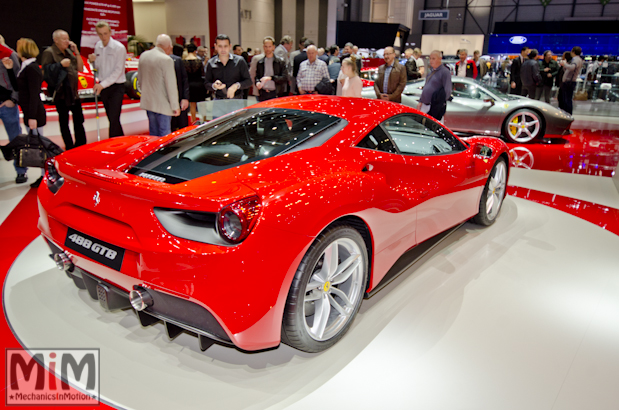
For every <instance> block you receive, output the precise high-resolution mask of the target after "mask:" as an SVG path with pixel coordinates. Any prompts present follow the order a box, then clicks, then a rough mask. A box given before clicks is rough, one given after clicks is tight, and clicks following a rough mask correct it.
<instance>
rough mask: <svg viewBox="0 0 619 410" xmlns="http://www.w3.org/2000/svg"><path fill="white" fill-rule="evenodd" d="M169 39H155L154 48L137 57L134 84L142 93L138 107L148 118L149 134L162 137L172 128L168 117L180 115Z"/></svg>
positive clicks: (163, 36)
mask: <svg viewBox="0 0 619 410" xmlns="http://www.w3.org/2000/svg"><path fill="white" fill-rule="evenodd" d="M171 49H172V40H171V39H170V36H168V35H167V34H160V35H159V36H157V42H156V43H155V48H153V49H152V50H148V51H145V52H143V53H142V55H140V64H139V66H138V83H139V84H140V91H141V93H142V96H141V99H140V108H142V109H144V110H146V114H147V115H148V130H149V133H150V135H153V136H158V137H163V136H165V135H168V134H169V133H170V132H171V129H172V125H171V122H172V117H173V116H175V117H176V116H178V115H180V113H181V110H180V104H179V99H178V88H177V84H176V72H175V71H174V61H172V58H171V57H170V56H169V54H170V53H171Z"/></svg>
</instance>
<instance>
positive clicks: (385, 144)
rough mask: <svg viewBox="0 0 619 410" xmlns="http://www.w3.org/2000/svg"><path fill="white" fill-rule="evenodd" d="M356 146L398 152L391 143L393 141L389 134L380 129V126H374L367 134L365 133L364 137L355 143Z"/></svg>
mask: <svg viewBox="0 0 619 410" xmlns="http://www.w3.org/2000/svg"><path fill="white" fill-rule="evenodd" d="M357 147H359V148H366V149H372V150H375V151H383V152H390V153H392V154H397V153H398V150H397V149H396V147H395V145H393V142H392V141H391V139H390V138H389V136H388V135H387V134H386V133H385V131H383V130H382V128H380V126H378V127H376V128H374V129H373V130H372V131H371V132H370V133H369V134H368V135H366V136H365V138H363V139H362V140H361V142H360V143H359V144H357Z"/></svg>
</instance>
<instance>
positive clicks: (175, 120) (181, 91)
mask: <svg viewBox="0 0 619 410" xmlns="http://www.w3.org/2000/svg"><path fill="white" fill-rule="evenodd" d="M170 57H171V58H172V60H174V72H175V73H176V87H177V88H178V99H179V103H180V106H181V115H179V116H178V117H172V122H171V129H172V131H176V130H180V129H181V128H185V127H187V126H188V125H189V117H187V114H188V110H189V78H188V77H187V69H186V68H185V64H183V59H182V58H180V57H179V56H177V55H175V54H170Z"/></svg>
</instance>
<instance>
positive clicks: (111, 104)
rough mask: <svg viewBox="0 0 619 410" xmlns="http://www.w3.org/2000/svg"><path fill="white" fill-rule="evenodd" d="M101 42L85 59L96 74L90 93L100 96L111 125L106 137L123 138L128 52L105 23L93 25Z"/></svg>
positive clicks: (98, 42)
mask: <svg viewBox="0 0 619 410" xmlns="http://www.w3.org/2000/svg"><path fill="white" fill-rule="evenodd" d="M95 29H96V30H97V35H98V36H99V39H100V41H97V44H95V52H94V53H93V54H91V55H89V56H88V59H89V60H90V63H91V64H94V67H95V69H96V70H97V76H98V79H99V82H98V83H96V84H95V86H94V88H93V90H94V92H95V93H96V94H97V95H100V96H101V102H103V106H104V107H105V113H106V115H107V119H108V121H109V122H110V132H109V137H110V138H112V137H122V136H123V135H125V133H124V132H123V127H122V125H121V124H120V112H121V111H122V105H123V96H124V95H125V60H126V58H127V50H126V49H125V46H123V45H122V43H120V42H119V41H116V40H114V39H113V38H112V29H111V28H110V25H109V24H108V23H107V22H105V21H100V22H98V23H97V24H96V26H95Z"/></svg>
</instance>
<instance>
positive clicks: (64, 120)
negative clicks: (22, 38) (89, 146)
mask: <svg viewBox="0 0 619 410" xmlns="http://www.w3.org/2000/svg"><path fill="white" fill-rule="evenodd" d="M52 40H53V41H54V44H52V46H51V47H48V48H47V49H45V51H43V55H42V56H41V66H42V67H43V71H44V78H45V80H46V81H47V86H48V87H47V93H48V95H49V96H50V97H53V100H52V101H53V102H54V105H56V112H58V125H59V126H60V133H61V134H62V140H63V141H64V145H65V149H67V150H69V149H71V148H74V147H78V146H80V145H84V144H86V131H85V130H84V114H83V112H82V101H81V99H80V98H79V96H78V94H77V80H78V74H77V73H78V71H82V70H83V69H84V62H83V61H82V57H81V56H80V51H79V50H78V49H77V45H76V44H75V43H74V42H73V41H71V39H70V38H69V34H68V33H67V32H66V31H64V30H56V31H54V33H53V34H52ZM69 111H70V112H71V113H72V114H73V130H74V132H75V141H73V137H72V136H71V130H70V129H69Z"/></svg>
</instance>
